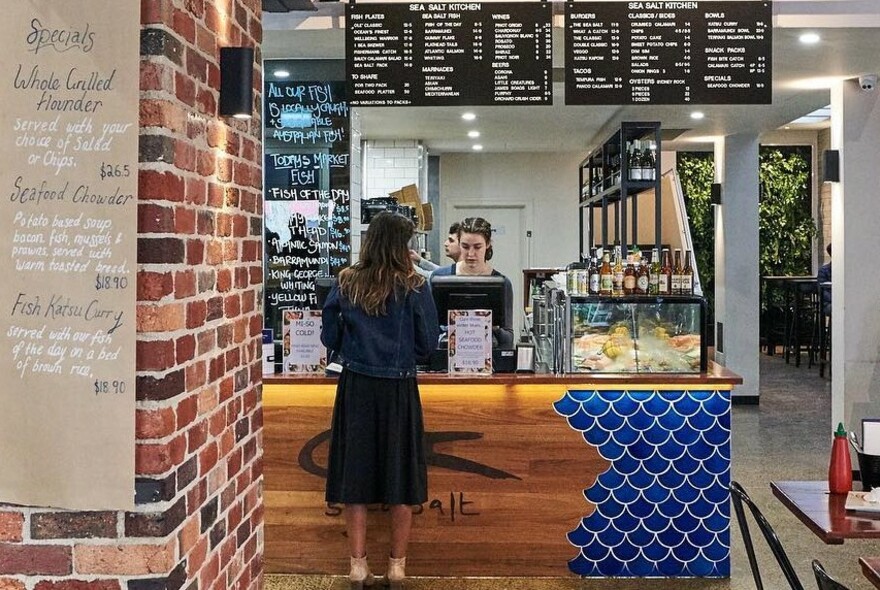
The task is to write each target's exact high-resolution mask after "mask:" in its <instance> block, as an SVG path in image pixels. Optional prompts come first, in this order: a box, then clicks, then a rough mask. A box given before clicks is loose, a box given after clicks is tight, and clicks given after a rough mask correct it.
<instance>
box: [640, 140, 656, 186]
mask: <svg viewBox="0 0 880 590" xmlns="http://www.w3.org/2000/svg"><path fill="white" fill-rule="evenodd" d="M656 150H657V145H656V144H655V143H654V142H649V143H648V147H647V148H645V153H644V155H643V156H642V180H655V179H656V178H657V151H656Z"/></svg>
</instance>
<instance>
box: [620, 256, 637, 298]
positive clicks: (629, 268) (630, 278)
mask: <svg viewBox="0 0 880 590" xmlns="http://www.w3.org/2000/svg"><path fill="white" fill-rule="evenodd" d="M636 278H637V275H636V269H635V266H634V263H633V261H632V259H630V260H629V261H628V262H627V263H626V269H625V270H624V271H623V294H624V295H632V294H633V293H635V291H636Z"/></svg>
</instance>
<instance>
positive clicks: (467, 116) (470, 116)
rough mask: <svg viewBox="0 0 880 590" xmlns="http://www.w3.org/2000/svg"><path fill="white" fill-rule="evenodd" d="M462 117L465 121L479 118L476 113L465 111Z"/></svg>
mask: <svg viewBox="0 0 880 590" xmlns="http://www.w3.org/2000/svg"><path fill="white" fill-rule="evenodd" d="M461 118H462V119H464V120H465V121H473V120H474V119H476V118H477V115H475V114H474V113H464V114H463V115H462V116H461Z"/></svg>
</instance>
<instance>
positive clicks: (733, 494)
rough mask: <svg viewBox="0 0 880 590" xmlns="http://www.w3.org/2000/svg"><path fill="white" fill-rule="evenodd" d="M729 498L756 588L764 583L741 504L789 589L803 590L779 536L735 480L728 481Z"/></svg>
mask: <svg viewBox="0 0 880 590" xmlns="http://www.w3.org/2000/svg"><path fill="white" fill-rule="evenodd" d="M730 499H731V500H732V501H733V510H734V512H736V521H737V523H739V530H740V532H741V533H742V537H743V543H744V544H745V546H746V554H747V555H748V557H749V566H750V567H751V569H752V576H753V577H754V578H755V587H756V588H757V589H758V590H764V584H763V582H761V571H760V570H759V569H758V559H757V557H756V556H755V547H754V545H753V544H752V536H751V534H750V533H749V523H748V521H746V514H745V510H744V509H743V504H745V505H746V506H748V507H749V510H750V511H751V513H752V517H753V518H754V519H755V522H756V523H757V524H758V528H759V529H761V533H762V534H763V535H764V539H765V540H766V541H767V545H769V546H770V550H771V551H772V552H773V556H774V557H775V558H776V562H777V563H778V564H779V567H780V568H781V569H782V573H783V575H784V576H785V579H786V580H787V581H788V585H789V586H790V587H791V590H804V586H803V584H801V581H800V580H799V579H798V577H797V573H796V572H795V571H794V568H793V567H792V566H791V561H789V559H788V555H786V553H785V549H783V548H782V543H781V542H780V541H779V537H778V536H777V535H776V532H775V531H774V530H773V527H772V526H770V523H769V522H768V521H767V519H766V518H765V517H764V515H763V514H761V510H760V509H758V507H757V506H756V505H755V503H754V502H752V499H751V498H750V497H749V495H748V494H747V493H746V491H745V490H744V489H743V487H742V486H741V485H739V484H738V483H737V482H735V481H732V482H730Z"/></svg>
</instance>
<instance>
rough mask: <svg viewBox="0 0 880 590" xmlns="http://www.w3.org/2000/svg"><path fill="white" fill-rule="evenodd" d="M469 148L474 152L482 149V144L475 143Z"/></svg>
mask: <svg viewBox="0 0 880 590" xmlns="http://www.w3.org/2000/svg"><path fill="white" fill-rule="evenodd" d="M471 149H473V150H474V151H475V152H479V151H480V150H482V149H483V146H481V145H480V144H478V143H475V144H474V145H472V146H471Z"/></svg>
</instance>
